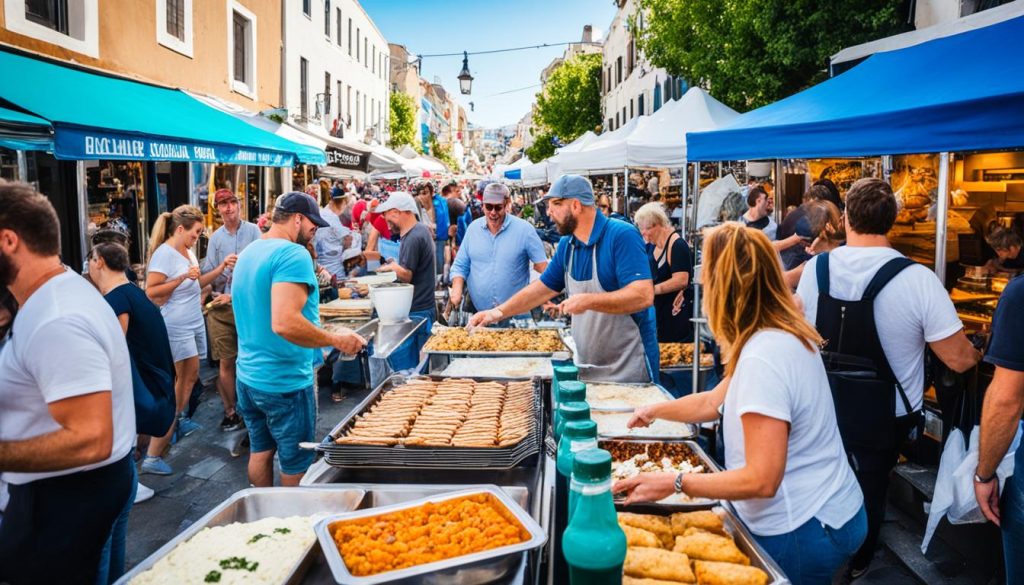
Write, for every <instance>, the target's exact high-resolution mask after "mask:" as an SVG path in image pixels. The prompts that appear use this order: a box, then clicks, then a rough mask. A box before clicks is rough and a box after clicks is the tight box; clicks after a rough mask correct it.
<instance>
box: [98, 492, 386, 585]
mask: <svg viewBox="0 0 1024 585" xmlns="http://www.w3.org/2000/svg"><path fill="white" fill-rule="evenodd" d="M365 495H366V491H365V490H363V489H356V488H353V487H345V486H323V487H298V488H296V487H290V488H282V487H270V488H249V489H244V490H241V491H238V492H235V493H234V494H233V495H232V496H231V497H229V498H228V499H226V500H224V501H223V502H222V503H221V504H220V505H218V506H217V507H216V508H214V509H213V510H210V511H209V512H208V513H207V514H206V515H205V516H203V517H202V518H200V519H199V520H197V521H196V522H194V523H193V524H192V525H191V526H189V527H188V528H186V529H185V530H183V531H181V532H180V533H179V534H178V535H177V536H175V537H174V538H172V539H171V540H169V541H168V542H167V543H166V544H164V545H163V546H162V547H160V548H159V549H157V550H156V552H154V553H153V554H151V555H149V556H148V557H146V559H145V560H143V561H142V562H140V563H139V564H137V565H135V567H133V568H132V570H131V571H129V572H127V573H125V574H124V575H123V576H122V577H121V578H120V579H118V580H117V585H125V584H127V583H128V582H130V581H131V580H132V579H135V578H136V577H138V576H139V575H141V574H142V573H144V572H146V571H148V570H149V569H152V568H153V566H154V565H156V564H157V562H159V561H160V560H161V559H163V558H164V557H166V556H167V555H169V554H171V551H173V550H174V549H175V548H177V547H178V545H179V544H181V543H183V542H185V541H186V540H189V539H190V538H192V537H193V536H195V535H196V533H198V532H199V531H200V530H202V529H204V528H208V527H213V526H225V525H228V524H233V523H235V522H255V521H257V520H262V519H264V518H287V517H289V516H314V515H324V514H339V513H342V512H348V511H351V510H355V509H356V508H357V507H358V506H359V504H360V502H362V500H363V497H364V496H365ZM317 548H318V544H317V541H316V540H314V541H313V542H312V543H310V545H309V548H308V549H307V550H306V554H304V555H303V556H302V559H301V560H300V561H299V562H298V563H296V565H295V567H294V568H293V569H292V571H291V573H290V574H289V577H288V580H287V581H286V583H288V584H289V585H297V584H298V583H301V582H302V579H303V577H304V576H305V574H306V572H307V571H308V570H309V568H310V566H311V565H312V564H313V562H314V560H315V557H316V556H317V555H316V551H317Z"/></svg>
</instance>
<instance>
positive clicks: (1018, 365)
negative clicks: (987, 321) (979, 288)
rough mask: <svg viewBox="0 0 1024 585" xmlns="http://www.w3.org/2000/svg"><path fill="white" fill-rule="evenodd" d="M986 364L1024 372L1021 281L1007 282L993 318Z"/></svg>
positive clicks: (1022, 278)
mask: <svg viewBox="0 0 1024 585" xmlns="http://www.w3.org/2000/svg"><path fill="white" fill-rule="evenodd" d="M985 361H986V362H988V363H990V364H993V365H996V366H1000V367H1003V368H1006V369H1008V370H1016V371H1018V372H1024V277H1022V276H1018V277H1017V278H1014V279H1013V280H1011V281H1010V284H1008V285H1007V286H1006V290H1004V291H1003V294H1002V296H1000V297H999V305H998V306H996V313H995V315H994V316H993V317H992V338H991V341H990V342H989V346H988V352H986V353H985Z"/></svg>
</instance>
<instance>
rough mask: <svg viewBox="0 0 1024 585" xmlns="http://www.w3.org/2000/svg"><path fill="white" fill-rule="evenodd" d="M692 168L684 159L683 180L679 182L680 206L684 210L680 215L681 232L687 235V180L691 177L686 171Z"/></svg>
mask: <svg viewBox="0 0 1024 585" xmlns="http://www.w3.org/2000/svg"><path fill="white" fill-rule="evenodd" d="M689 168H690V164H689V163H687V162H686V161H683V181H682V182H681V183H680V184H679V208H680V209H682V210H683V213H682V215H680V216H679V233H681V234H682V235H683V238H685V237H686V203H687V201H686V200H687V199H688V198H689V197H688V195H689V190H690V182H689V181H688V180H687V179H689V177H687V176H686V171H687V170H688V169H689Z"/></svg>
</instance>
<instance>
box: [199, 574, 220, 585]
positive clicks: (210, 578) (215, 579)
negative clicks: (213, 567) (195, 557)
mask: <svg viewBox="0 0 1024 585" xmlns="http://www.w3.org/2000/svg"><path fill="white" fill-rule="evenodd" d="M203 581H206V582H207V583H220V571H210V572H209V573H207V574H206V578H205V579H203Z"/></svg>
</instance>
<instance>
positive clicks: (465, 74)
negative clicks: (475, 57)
mask: <svg viewBox="0 0 1024 585" xmlns="http://www.w3.org/2000/svg"><path fill="white" fill-rule="evenodd" d="M459 90H460V91H461V92H462V95H469V94H470V92H472V91H473V76H472V75H471V74H470V73H469V53H467V52H466V51H463V52H462V71H460V72H459Z"/></svg>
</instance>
